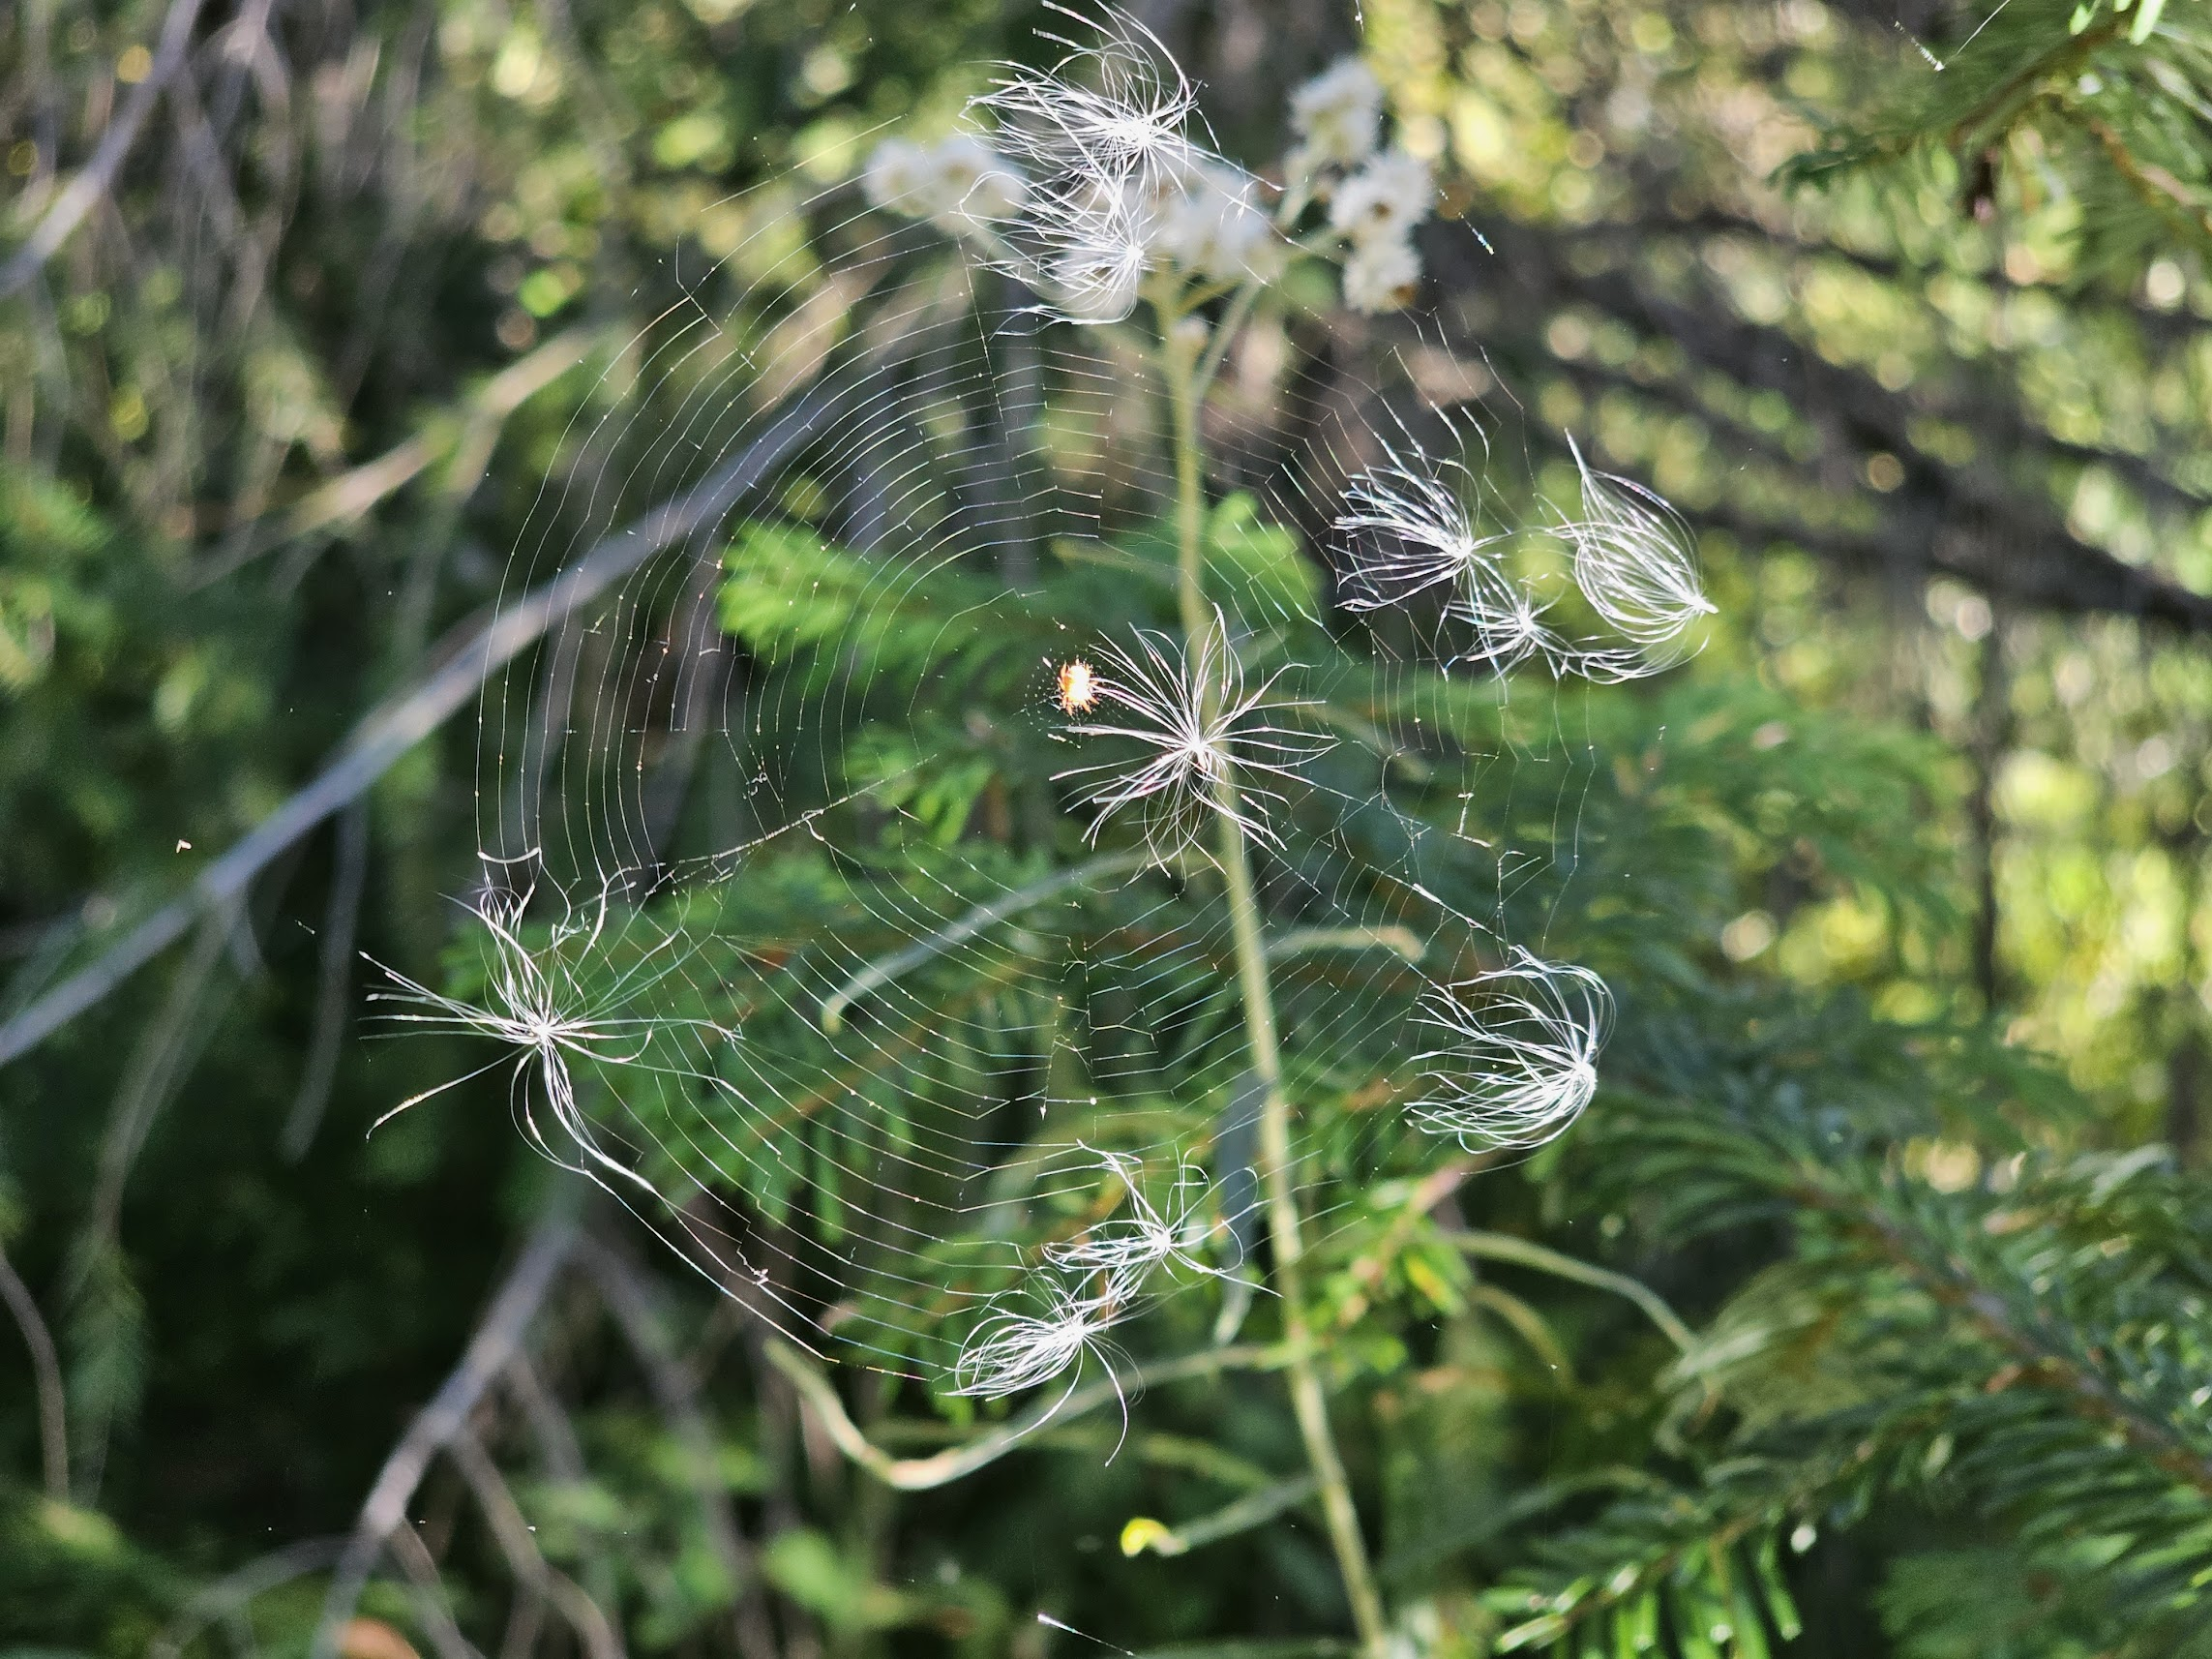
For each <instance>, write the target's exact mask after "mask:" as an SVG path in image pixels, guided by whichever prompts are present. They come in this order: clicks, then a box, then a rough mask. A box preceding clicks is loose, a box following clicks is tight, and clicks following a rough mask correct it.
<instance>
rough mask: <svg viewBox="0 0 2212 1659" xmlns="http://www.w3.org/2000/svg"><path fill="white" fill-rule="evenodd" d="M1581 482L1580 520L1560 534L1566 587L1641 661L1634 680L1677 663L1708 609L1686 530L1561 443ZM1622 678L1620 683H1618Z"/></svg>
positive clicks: (1664, 509)
mask: <svg viewBox="0 0 2212 1659" xmlns="http://www.w3.org/2000/svg"><path fill="white" fill-rule="evenodd" d="M1567 441H1568V447H1569V449H1571V450H1572V451H1573V454H1574V465H1575V468H1576V469H1577V470H1578V471H1579V472H1580V473H1581V475H1582V513H1581V516H1580V517H1579V518H1576V519H1572V520H1569V522H1568V523H1567V524H1566V525H1565V526H1563V527H1562V528H1561V531H1560V533H1561V534H1562V535H1563V536H1565V537H1566V538H1567V540H1568V543H1569V546H1571V547H1572V549H1573V551H1574V580H1575V584H1576V586H1577V587H1579V588H1581V589H1582V595H1583V597H1584V598H1585V599H1587V600H1588V601H1589V602H1590V608H1591V609H1592V610H1594V611H1596V612H1597V613H1598V615H1599V617H1601V618H1604V620H1605V623H1606V625H1607V626H1608V627H1610V628H1612V629H1613V630H1614V631H1615V632H1616V633H1618V634H1620V635H1621V637H1622V638H1624V639H1626V640H1628V641H1629V642H1630V643H1631V644H1632V645H1633V646H1635V647H1636V648H1637V649H1638V650H1639V651H1640V652H1642V653H1643V659H1644V660H1643V664H1642V666H1641V672H1645V673H1650V672H1655V671H1657V670H1658V669H1660V668H1664V667H1666V666H1668V665H1669V664H1671V663H1673V662H1675V661H1678V660H1680V658H1681V656H1682V654H1683V652H1684V636H1685V635H1686V634H1687V633H1688V632H1689V627H1690V625H1691V624H1692V623H1693V622H1695V621H1696V620H1697V618H1700V617H1704V616H1710V615H1711V614H1712V612H1713V610H1714V606H1713V602H1712V601H1711V600H1710V599H1708V598H1706V596H1705V589H1704V588H1703V586H1702V585H1701V584H1700V583H1699V581H1698V576H1697V553H1696V549H1695V547H1694V545H1693V544H1692V542H1691V539H1690V534H1689V527H1688V526H1687V525H1685V524H1684V523H1683V521H1682V519H1681V517H1680V515H1678V514H1677V513H1676V512H1675V511H1674V509H1673V508H1671V507H1669V506H1668V505H1667V504H1666V502H1665V501H1664V500H1662V499H1660V498H1659V497H1658V496H1655V495H1653V494H1652V493H1651V492H1650V491H1649V490H1647V489H1645V488H1644V487H1643V486H1642V485H1640V484H1638V483H1635V482H1634V481H1633V480H1631V479H1628V478H1619V477H1615V476H1614V475H1612V474H1611V473H1606V472H1597V471H1593V470H1592V469H1591V468H1590V466H1589V464H1588V463H1587V462H1585V461H1584V460H1583V459H1582V451H1581V449H1580V447H1579V446H1577V445H1576V444H1575V442H1574V439H1573V438H1572V437H1569V438H1568V440H1567ZM1622 678H1628V676H1625V675H1624V676H1623V677H1622Z"/></svg>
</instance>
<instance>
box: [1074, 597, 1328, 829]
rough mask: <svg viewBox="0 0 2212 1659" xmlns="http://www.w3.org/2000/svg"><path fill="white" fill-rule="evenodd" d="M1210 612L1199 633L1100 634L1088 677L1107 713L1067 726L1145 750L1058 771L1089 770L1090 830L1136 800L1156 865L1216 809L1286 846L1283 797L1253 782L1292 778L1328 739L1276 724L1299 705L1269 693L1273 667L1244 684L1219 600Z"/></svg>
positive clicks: (1078, 733)
mask: <svg viewBox="0 0 2212 1659" xmlns="http://www.w3.org/2000/svg"><path fill="white" fill-rule="evenodd" d="M1212 620H1213V625H1212V626H1211V628H1208V629H1206V630H1205V631H1204V637H1203V638H1202V639H1200V640H1199V641H1197V642H1195V643H1194V642H1191V641H1187V640H1181V641H1179V640H1176V639H1174V638H1172V637H1171V636H1169V635H1166V634H1160V633H1155V632H1153V631H1152V630H1151V629H1145V628H1140V629H1137V630H1136V634H1135V642H1134V648H1135V649H1123V648H1122V647H1121V645H1119V644H1117V643H1115V642H1113V641H1104V642H1101V644H1100V647H1099V649H1098V651H1097V653H1096V654H1097V657H1098V662H1097V664H1096V667H1095V668H1094V670H1093V675H1094V679H1093V682H1092V683H1093V687H1094V691H1095V696H1096V701H1097V704H1098V706H1099V708H1100V715H1099V716H1098V717H1094V718H1092V719H1090V720H1086V721H1083V722H1081V723H1079V724H1075V725H1070V726H1069V727H1068V728H1067V731H1068V733H1069V735H1070V736H1073V737H1079V738H1123V739H1130V740H1132V741H1134V742H1135V743H1137V744H1138V745H1139V747H1140V758H1139V759H1138V760H1137V761H1136V762H1135V763H1134V764H1129V765H1123V764H1119V763H1113V762H1106V763H1101V764H1098V765H1094V766H1086V767H1077V768H1074V769H1070V770H1068V771H1064V772H1060V773H1057V774H1056V780H1057V779H1058V778H1087V779H1089V780H1091V781H1090V786H1089V790H1088V793H1086V794H1085V795H1084V796H1083V798H1082V802H1081V803H1082V804H1083V805H1084V806H1087V807H1089V808H1091V813H1092V817H1091V829H1090V830H1089V832H1088V833H1089V836H1090V838H1091V839H1092V840H1095V839H1096V838H1097V836H1098V832H1099V831H1100V830H1101V829H1104V828H1105V827H1106V825H1107V823H1108V822H1109V821H1110V820H1112V819H1113V818H1114V817H1116V816H1117V815H1118V814H1120V813H1121V812H1122V811H1124V810H1129V809H1134V810H1135V811H1136V812H1138V813H1139V814H1140V816H1141V819H1142V822H1143V826H1144V834H1145V842H1146V845H1147V847H1148V849H1149V850H1150V852H1151V857H1152V858H1153V860H1155V861H1157V862H1160V863H1170V862H1173V861H1174V860H1176V859H1177V858H1179V857H1180V856H1181V855H1182V854H1183V853H1185V852H1188V851H1191V850H1193V849H1194V848H1199V847H1201V845H1202V842H1203V837H1204V833H1205V830H1206V828H1207V825H1208V824H1209V823H1210V822H1211V820H1212V819H1213V818H1214V817H1215V816H1216V815H1218V816H1220V817H1224V818H1227V819H1228V820H1229V821H1230V822H1232V823H1234V824H1235V825H1236V826H1237V827H1238V828H1239V829H1241V831H1242V832H1243V833H1244V834H1246V835H1248V836H1250V837H1252V838H1253V839H1254V840H1258V841H1262V842H1265V843H1267V844H1269V845H1270V846H1279V845H1280V844H1281V839H1282V838H1281V836H1280V835H1279V834H1277V833H1276V831H1275V830H1274V829H1272V828H1271V827H1270V825H1269V823H1268V821H1267V817H1266V808H1267V806H1268V804H1270V802H1271V803H1279V802H1280V801H1281V799H1282V797H1281V796H1280V795H1279V794H1278V793H1277V792H1275V791H1273V790H1270V789H1269V788H1268V787H1267V786H1266V785H1265V784H1264V783H1261V782H1259V781H1257V780H1259V779H1262V778H1267V777H1277V778H1289V777H1292V776H1295V775H1296V773H1297V770H1298V768H1299V766H1300V764H1301V763H1303V762H1305V761H1307V760H1310V759H1312V758H1314V757H1315V756H1317V755H1319V754H1320V753H1321V752H1322V751H1323V750H1325V749H1326V748H1328V746H1329V743H1328V740H1327V739H1324V738H1321V737H1320V736H1318V735H1316V734H1312V733H1307V732H1301V731H1300V730H1298V729H1297V728H1295V727H1289V726H1283V725H1279V724H1277V723H1276V718H1277V716H1278V715H1279V714H1280V713H1281V712H1283V711H1285V710H1288V709H1294V708H1297V707H1300V705H1297V704H1284V703H1277V704H1270V703H1269V701H1268V691H1269V688H1270V686H1271V685H1272V684H1273V682H1274V676H1270V677H1269V679H1267V680H1265V681H1263V682H1262V683H1261V684H1260V685H1258V686H1257V687H1254V688H1251V689H1246V687H1245V683H1244V672H1243V668H1242V665H1241V663H1240V662H1239V661H1238V658H1237V653H1236V652H1235V651H1234V650H1232V649H1228V647H1227V646H1226V645H1225V643H1224V642H1225V641H1226V639H1227V623H1226V622H1225V620H1224V619H1223V618H1222V616H1221V613H1220V611H1219V610H1218V609H1216V610H1215V611H1214V612H1213V618H1212ZM1277 672H1278V673H1279V672H1280V671H1279V670H1278V671H1277ZM1232 774H1233V775H1234V776H1235V779H1236V782H1237V786H1238V787H1237V789H1236V791H1235V793H1234V794H1233V795H1232V794H1231V793H1230V792H1228V791H1225V790H1224V789H1223V788H1222V785H1223V783H1224V782H1225V781H1227V780H1228V779H1229V778H1230V777H1231V776H1232Z"/></svg>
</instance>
